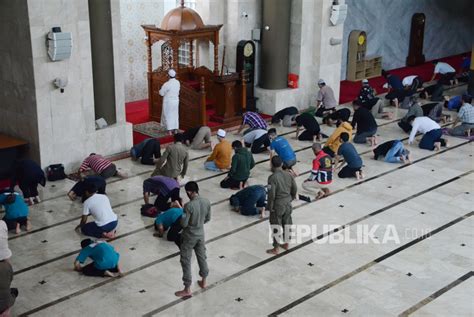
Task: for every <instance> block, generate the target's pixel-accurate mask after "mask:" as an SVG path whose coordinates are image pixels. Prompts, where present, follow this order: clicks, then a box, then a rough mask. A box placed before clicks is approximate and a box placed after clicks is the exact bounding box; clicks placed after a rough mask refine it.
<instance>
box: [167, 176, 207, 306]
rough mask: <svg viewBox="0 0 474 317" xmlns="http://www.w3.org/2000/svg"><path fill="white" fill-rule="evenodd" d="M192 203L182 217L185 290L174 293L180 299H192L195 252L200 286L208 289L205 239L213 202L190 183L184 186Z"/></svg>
mask: <svg viewBox="0 0 474 317" xmlns="http://www.w3.org/2000/svg"><path fill="white" fill-rule="evenodd" d="M184 189H185V190H186V194H187V195H188V197H189V199H190V201H189V202H188V203H186V204H185V205H184V214H183V216H182V217H181V226H182V227H183V231H182V234H181V246H180V256H181V259H180V262H181V267H182V269H183V284H184V289H183V290H181V291H177V292H176V293H174V294H175V295H176V296H178V297H190V296H192V293H191V282H192V274H191V257H192V254H193V250H194V252H195V253H196V258H197V262H198V265H199V275H200V276H201V277H202V279H201V280H200V281H198V284H199V286H200V287H201V288H205V287H206V277H207V275H208V274H209V268H208V267H207V261H206V247H205V238H204V224H205V223H207V222H209V220H211V202H210V201H209V200H208V199H206V198H203V197H201V196H199V186H198V184H197V183H196V182H193V181H191V182H188V183H186V185H185V186H184Z"/></svg>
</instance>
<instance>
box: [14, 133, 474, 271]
mask: <svg viewBox="0 0 474 317" xmlns="http://www.w3.org/2000/svg"><path fill="white" fill-rule="evenodd" d="M469 142H470V141H466V142H464V143H460V144H458V145H455V146H453V147H450V148H445V149H443V150H441V151H438V152H435V153H432V154H430V155H428V156H426V157H422V158H420V159H418V160H414V161H413V162H412V164H404V165H401V166H398V167H396V168H395V169H391V170H388V171H385V172H383V173H381V174H378V175H375V176H372V177H369V178H365V179H363V180H360V181H357V182H355V183H353V184H350V185H348V186H346V187H344V188H341V189H338V190H335V191H333V192H332V193H331V194H330V195H329V196H331V195H334V194H337V193H340V192H343V191H345V190H347V189H350V188H353V187H355V186H358V185H360V184H363V183H366V182H368V181H372V180H374V179H377V178H380V177H382V176H385V175H387V174H390V173H392V172H394V171H397V170H400V169H403V168H405V167H408V166H410V165H413V164H416V163H418V162H420V161H423V160H426V159H428V158H431V157H433V156H435V155H438V154H441V153H444V152H446V151H448V150H453V149H455V148H458V147H460V146H463V145H465V144H468V143H469ZM306 173H309V171H305V172H304V173H302V174H300V175H303V174H306ZM225 201H227V199H222V200H220V201H217V202H214V203H213V204H211V206H215V205H218V204H221V203H223V202H225ZM315 201H316V200H312V201H311V202H306V203H303V204H301V205H299V206H297V207H295V208H294V209H298V208H301V207H303V206H306V205H307V204H309V203H313V202H315ZM78 219H80V217H77V218H76V220H78ZM266 220H268V217H264V218H262V219H259V220H256V221H254V222H251V223H249V224H247V225H244V226H241V227H239V228H235V229H233V230H231V231H228V232H226V233H223V234H221V235H219V236H216V237H214V238H211V239H209V240H208V241H207V243H210V242H213V241H216V240H219V239H222V238H225V237H227V236H229V235H232V234H234V233H237V232H239V231H242V230H245V229H247V228H249V227H251V226H254V225H257V224H259V223H260V222H263V221H266ZM68 222H69V221H65V222H64V223H68ZM152 227H153V224H150V225H146V226H144V227H142V228H138V229H135V230H132V231H130V232H127V233H124V234H120V235H118V236H116V237H115V238H114V239H109V240H108V241H109V242H111V241H115V240H118V239H121V238H124V237H127V236H130V235H132V234H135V233H138V232H142V231H145V230H148V229H150V228H152ZM80 251H81V250H80V249H77V250H75V251H71V252H68V253H65V254H62V255H60V256H57V257H55V258H53V259H49V260H46V261H43V262H41V263H37V264H34V265H31V266H29V267H26V268H23V269H21V270H18V271H15V272H14V275H18V274H22V273H25V272H27V271H30V270H33V269H36V268H38V267H41V266H44V265H47V264H49V263H52V262H55V261H58V260H61V259H64V258H67V257H69V256H71V255H73V254H75V253H79V252H80Z"/></svg>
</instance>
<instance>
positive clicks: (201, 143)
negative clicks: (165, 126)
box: [183, 126, 211, 150]
mask: <svg viewBox="0 0 474 317" xmlns="http://www.w3.org/2000/svg"><path fill="white" fill-rule="evenodd" d="M183 135H184V144H186V145H187V146H191V149H193V150H203V149H207V148H210V147H211V129H210V128H209V127H206V126H202V127H195V128H191V129H188V130H186V131H185V132H184V133H183Z"/></svg>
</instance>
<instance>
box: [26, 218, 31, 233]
mask: <svg viewBox="0 0 474 317" xmlns="http://www.w3.org/2000/svg"><path fill="white" fill-rule="evenodd" d="M26 231H31V221H29V220H27V221H26Z"/></svg>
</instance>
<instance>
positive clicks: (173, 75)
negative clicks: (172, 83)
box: [168, 69, 176, 78]
mask: <svg viewBox="0 0 474 317" xmlns="http://www.w3.org/2000/svg"><path fill="white" fill-rule="evenodd" d="M168 76H170V77H171V78H175V77H176V72H175V70H174V69H170V70H169V71H168Z"/></svg>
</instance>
